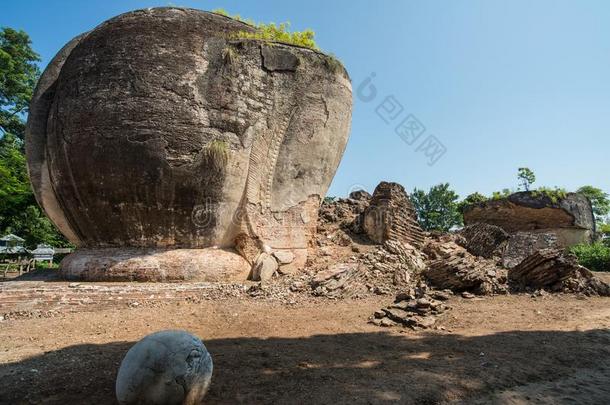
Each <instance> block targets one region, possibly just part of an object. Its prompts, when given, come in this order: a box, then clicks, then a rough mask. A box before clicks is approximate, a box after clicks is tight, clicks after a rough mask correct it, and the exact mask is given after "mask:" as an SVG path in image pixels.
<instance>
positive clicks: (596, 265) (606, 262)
mask: <svg viewBox="0 0 610 405" xmlns="http://www.w3.org/2000/svg"><path fill="white" fill-rule="evenodd" d="M570 253H573V254H574V255H576V257H577V258H578V263H579V264H580V265H581V266H585V267H586V268H588V269H589V270H593V271H610V247H608V246H606V245H604V244H603V243H601V242H596V243H593V244H580V245H576V246H572V248H570Z"/></svg>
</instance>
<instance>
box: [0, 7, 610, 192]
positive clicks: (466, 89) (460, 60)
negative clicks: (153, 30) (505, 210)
mask: <svg viewBox="0 0 610 405" xmlns="http://www.w3.org/2000/svg"><path fill="white" fill-rule="evenodd" d="M172 4H173V5H177V6H187V7H194V8H200V9H204V10H211V9H214V8H224V9H226V10H228V11H229V12H230V13H234V14H240V15H241V16H242V17H246V18H252V19H254V20H255V21H266V22H268V21H274V22H282V21H290V22H291V23H292V28H293V29H296V30H300V29H303V28H312V29H314V30H315V31H316V38H317V42H318V44H319V45H320V47H321V48H322V49H324V50H326V51H329V52H332V53H334V54H335V55H336V56H337V57H338V58H339V59H341V61H342V62H343V63H344V64H345V66H346V67H347V70H348V71H349V73H350V75H351V78H352V83H353V87H354V92H355V97H354V113H353V120H352V132H351V137H350V140H349V143H348V146H347V149H346V151H345V155H344V157H343V161H342V162H341V165H340V167H339V170H338V172H337V175H336V177H335V179H334V181H333V184H332V186H331V189H330V191H329V194H330V195H339V196H344V195H346V194H347V193H348V192H349V190H350V189H352V188H354V187H355V188H358V187H363V188H365V189H367V190H369V191H372V190H373V189H374V187H375V186H376V185H377V183H378V182H379V181H381V180H390V181H397V182H399V183H401V184H403V185H404V186H405V187H406V188H407V189H409V190H411V189H413V188H414V187H418V188H428V187H430V186H431V185H434V184H437V183H440V182H449V183H451V185H452V186H453V187H454V188H455V189H456V190H457V192H458V193H459V194H460V195H462V196H465V195H467V194H469V193H471V192H474V191H479V192H482V193H486V194H487V193H491V192H492V191H494V190H499V189H502V188H505V187H509V188H516V186H517V181H516V172H517V168H518V167H521V166H528V167H530V168H532V169H533V170H534V172H535V173H536V175H537V177H538V181H537V185H545V186H550V187H552V186H561V187H566V188H568V189H575V188H578V187H579V186H581V185H584V184H592V185H595V186H597V187H601V188H603V189H605V190H606V191H610V180H609V177H608V173H609V172H610V160H609V159H608V158H607V156H608V154H609V146H610V136H609V135H610V130H609V129H610V77H609V76H610V24H609V23H608V21H610V2H607V1H584V0H583V1H576V0H573V1H561V0H552V1H550V0H549V1H546V0H537V1H531V0H529V1H521V0H512V1H491V0H488V1H474V0H468V1H467V0H463V1H450V0H446V1H424V0H421V1H389V0H386V1H376V2H373V1H364V0H342V1H339V0H336V1H329V0H326V1H319V0H309V1H299V2H291V1H286V0H284V1H280V0H267V1H256V2H255V1H222V0H213V1H204V0H201V1H185V0H175V1H174V2H173V3H170V2H167V1H136V0H133V1H128V0H114V1H87V2H85V1H49V0H47V1H43V0H41V1H31V0H20V1H3V2H2V3H1V5H0V25H2V26H10V27H13V28H20V29H24V30H25V31H27V32H28V33H29V34H30V35H31V37H32V41H33V45H34V48H35V49H36V50H37V51H38V52H39V53H40V55H41V57H42V65H43V66H46V64H47V63H48V61H49V60H50V58H52V57H53V55H54V54H55V52H57V51H58V50H59V49H60V48H61V47H62V46H63V45H64V44H65V43H66V42H67V41H68V40H69V39H71V38H72V37H74V36H75V35H77V34H79V33H81V32H84V31H87V30H90V29H91V28H93V27H94V26H96V25H97V24H99V23H101V22H102V21H104V20H106V19H108V18H110V17H112V16H115V15H117V14H120V13H122V12H125V11H129V10H134V9H138V8H144V7H154V6H166V5H172ZM371 73H374V74H375V77H374V79H373V81H372V82H371V83H372V85H373V86H374V87H375V88H376V90H377V95H376V97H375V99H374V100H372V101H368V102H367V101H363V99H361V98H359V97H358V96H357V95H356V90H357V88H358V86H359V85H360V84H361V83H362V82H363V80H365V79H366V78H367V77H369V76H370V74H371ZM389 96H393V99H392V100H393V101H394V106H395V110H394V112H397V111H399V110H401V108H400V107H398V105H400V106H402V110H401V111H400V112H401V114H399V115H397V116H396V118H395V119H393V120H392V119H391V118H393V116H394V113H391V114H387V113H386V114H385V115H383V114H381V115H383V116H384V117H385V119H386V120H387V121H389V123H386V122H385V121H384V119H383V118H382V117H381V116H380V114H378V113H377V111H382V112H383V111H384V110H383V107H382V110H379V109H378V106H379V104H380V103H382V102H384V100H386V97H389ZM397 103H398V104H397ZM388 105H389V104H388V101H386V103H385V104H383V106H388ZM409 114H411V115H413V116H414V117H416V118H417V120H418V121H419V122H420V123H421V124H422V125H423V126H424V127H425V129H426V130H425V132H424V133H423V135H421V136H420V137H419V138H417V140H416V141H415V142H414V143H413V144H412V145H409V144H407V143H406V142H405V141H404V140H403V139H401V137H399V136H398V135H397V134H396V133H395V131H394V129H395V127H396V125H397V124H398V123H399V122H400V121H402V119H403V118H405V117H406V116H407V115H409ZM430 135H432V136H434V137H435V139H436V140H438V142H440V143H441V144H442V146H443V148H444V149H445V150H446V152H445V153H444V155H442V156H441V157H440V158H439V159H438V161H436V163H435V164H433V165H431V166H430V165H429V162H430V158H429V157H427V156H426V155H425V153H423V151H422V150H421V149H422V145H430V143H429V142H430V140H431V139H432V138H428V137H429V136H430ZM418 148H419V149H420V150H419V151H418ZM424 149H425V148H424ZM428 150H429V151H430V150H431V149H428ZM437 150H438V151H440V150H441V149H437ZM434 157H438V154H436V155H432V158H434Z"/></svg>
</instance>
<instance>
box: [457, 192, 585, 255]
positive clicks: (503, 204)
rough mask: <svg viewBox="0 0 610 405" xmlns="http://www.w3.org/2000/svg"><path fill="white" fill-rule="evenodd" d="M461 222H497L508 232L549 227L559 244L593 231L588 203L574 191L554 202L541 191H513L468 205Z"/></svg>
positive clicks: (568, 243) (579, 238)
mask: <svg viewBox="0 0 610 405" xmlns="http://www.w3.org/2000/svg"><path fill="white" fill-rule="evenodd" d="M464 223H465V224H466V225H471V224H475V223H485V224H490V225H496V226H499V227H500V228H502V229H504V230H505V231H506V232H508V233H515V232H520V231H527V232H529V231H536V230H541V229H545V230H551V229H552V230H553V232H555V233H557V235H558V239H559V242H560V244H561V246H570V245H573V244H575V243H580V242H583V241H588V240H590V239H591V237H592V236H593V233H594V231H595V221H594V218H593V212H592V209H591V203H590V202H589V200H588V199H587V198H586V197H585V196H583V195H581V194H576V193H568V194H567V195H566V197H565V198H562V199H559V200H558V201H557V202H553V201H552V200H551V198H549V197H548V196H546V195H544V194H543V193H536V192H526V191H524V192H519V193H515V194H512V195H510V196H509V197H508V198H505V199H500V200H491V201H487V202H483V203H479V204H474V205H471V206H469V207H467V208H466V209H465V210H464Z"/></svg>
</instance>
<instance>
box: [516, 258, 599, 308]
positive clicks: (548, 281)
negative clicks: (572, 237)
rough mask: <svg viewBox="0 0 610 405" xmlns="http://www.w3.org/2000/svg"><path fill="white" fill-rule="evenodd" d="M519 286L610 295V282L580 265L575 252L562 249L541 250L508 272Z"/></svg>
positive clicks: (517, 286)
mask: <svg viewBox="0 0 610 405" xmlns="http://www.w3.org/2000/svg"><path fill="white" fill-rule="evenodd" d="M508 276H509V280H510V281H511V283H513V285H514V286H515V287H516V288H519V289H525V288H533V289H537V288H549V289H550V290H551V291H563V292H582V293H586V294H591V295H604V296H608V295H610V285H608V284H606V283H604V282H603V281H601V280H599V279H597V278H596V277H594V276H593V274H592V273H591V272H590V271H589V270H587V269H586V268H584V267H582V266H580V265H579V264H578V261H577V259H576V257H575V256H574V255H571V254H566V253H565V252H564V251H563V250H560V249H542V250H538V251H537V252H535V253H534V254H532V255H531V256H529V257H528V258H526V259H525V260H523V261H522V262H521V263H520V264H519V265H517V266H516V267H514V268H512V269H511V270H510V271H509V272H508Z"/></svg>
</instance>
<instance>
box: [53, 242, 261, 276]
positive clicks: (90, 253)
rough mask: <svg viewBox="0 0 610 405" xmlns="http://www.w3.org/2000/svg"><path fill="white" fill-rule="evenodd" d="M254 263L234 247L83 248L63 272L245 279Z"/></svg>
mask: <svg viewBox="0 0 610 405" xmlns="http://www.w3.org/2000/svg"><path fill="white" fill-rule="evenodd" d="M250 267H251V266H250V264H249V263H248V262H247V261H246V260H245V259H244V258H243V257H241V256H240V255H238V254H237V253H236V252H235V251H233V250H231V249H214V248H206V249H150V248H122V249H118V248H108V249H87V248H82V249H80V250H79V254H70V255H68V256H66V257H65V258H64V259H63V260H62V262H61V268H60V270H59V271H60V274H61V276H62V277H63V278H66V279H68V280H83V281H96V280H106V281H156V282H163V281H209V282H217V281H243V280H245V279H246V278H247V277H248V274H250Z"/></svg>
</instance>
